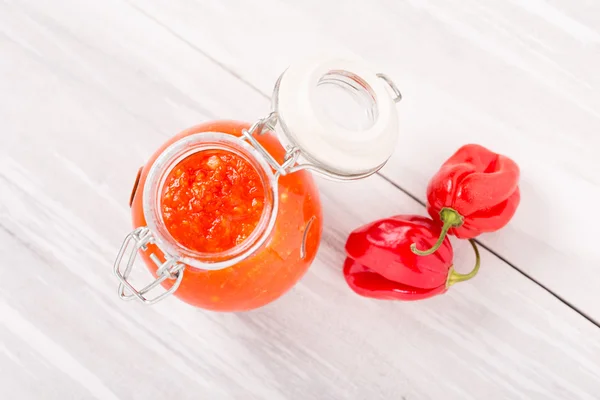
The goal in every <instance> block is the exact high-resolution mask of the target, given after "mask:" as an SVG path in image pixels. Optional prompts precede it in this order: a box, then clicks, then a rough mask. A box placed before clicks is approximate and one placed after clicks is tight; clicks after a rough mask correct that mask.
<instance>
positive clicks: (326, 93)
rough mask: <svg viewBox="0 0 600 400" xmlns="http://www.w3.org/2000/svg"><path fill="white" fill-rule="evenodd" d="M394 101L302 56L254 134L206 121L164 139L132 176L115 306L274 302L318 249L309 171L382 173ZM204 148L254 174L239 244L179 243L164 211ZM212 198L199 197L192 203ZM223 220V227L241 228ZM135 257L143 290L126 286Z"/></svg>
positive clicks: (326, 62)
mask: <svg viewBox="0 0 600 400" xmlns="http://www.w3.org/2000/svg"><path fill="white" fill-rule="evenodd" d="M388 87H391V89H392V93H391V94H390V92H389V88H388ZM400 98H401V97H400V93H399V91H398V89H397V88H396V87H395V85H394V84H393V83H392V81H391V80H390V79H389V78H387V77H386V76H385V75H382V74H374V73H372V72H371V69H369V68H368V67H367V66H366V65H365V64H364V63H363V62H362V61H360V60H344V59H307V60H304V61H302V62H299V63H297V64H295V65H293V66H291V67H289V68H288V69H287V70H286V71H285V72H284V73H283V74H282V76H281V77H280V78H279V80H278V81H277V83H276V85H275V90H274V93H273V98H272V112H271V113H270V114H269V116H268V117H266V118H264V119H261V120H259V121H258V122H256V123H255V124H253V125H252V126H251V125H250V124H247V123H244V122H237V121H214V122H208V123H204V124H201V125H197V126H194V127H192V128H189V129H187V130H185V131H183V132H181V133H180V134H178V135H176V136H174V137H173V138H172V139H170V140H169V141H167V142H166V143H165V144H163V146H161V148H159V149H158V150H157V151H156V152H155V153H154V155H153V156H152V157H151V158H150V159H149V160H148V162H147V163H146V164H145V165H144V166H143V167H142V168H141V169H140V171H139V173H138V177H137V179H136V182H135V185H134V188H133V191H132V195H131V201H130V204H131V210H132V218H133V226H134V230H133V231H132V232H131V233H130V234H129V235H128V236H127V237H126V239H125V241H124V243H123V245H122V247H121V250H120V252H119V254H118V256H117V260H116V261H115V265H114V271H115V274H116V276H117V278H118V279H119V281H120V284H119V295H120V296H121V298H123V299H125V300H130V299H138V300H141V301H142V302H144V303H148V304H153V303H156V302H157V301H160V300H162V299H163V298H165V297H166V296H168V295H170V294H174V295H175V296H177V297H178V298H180V299H181V300H183V301H185V302H186V303H189V304H191V305H193V306H196V307H201V308H205V309H210V310H215V311H243V310H250V309H254V308H258V307H261V306H263V305H265V304H267V303H269V302H271V301H273V300H275V299H277V298H278V297H280V296H281V295H282V294H284V293H285V292H286V291H288V290H289V289H290V288H291V287H292V286H293V285H294V284H295V283H296V282H297V281H298V280H299V279H300V278H301V277H302V275H303V274H304V273H305V272H306V270H307V269H308V267H309V266H310V264H311V263H312V262H313V260H314V258H315V256H316V254H317V250H318V247H319V242H320V240H321V232H322V213H321V205H320V201H319V194H318V190H317V187H316V185H315V183H314V181H313V178H312V176H311V173H310V172H309V171H312V172H314V173H317V174H320V175H322V176H325V177H327V178H329V179H336V180H353V179H360V178H363V177H366V176H369V175H371V174H373V173H375V172H376V171H377V170H379V169H380V168H381V167H382V166H383V165H384V164H385V162H386V161H387V159H388V158H389V157H390V156H391V153H392V151H393V149H394V147H395V143H396V140H397V115H396V110H395V105H394V103H395V102H397V101H399V100H400ZM349 106H350V107H353V108H355V110H354V111H353V110H348V107H349ZM356 117H358V118H356ZM352 118H354V120H352ZM211 151H212V152H214V151H218V152H220V154H221V153H222V154H230V155H232V156H233V155H234V156H235V157H237V158H239V159H240V160H243V161H244V162H246V163H247V165H249V166H250V167H251V168H252V170H253V171H254V172H255V173H256V179H254V181H258V182H257V185H258V186H259V187H260V189H261V191H260V193H261V197H262V198H261V199H260V201H261V204H262V211H261V212H260V217H259V218H258V220H257V222H256V226H255V227H254V228H253V229H252V231H251V233H249V234H248V235H247V237H245V238H244V239H243V240H241V241H240V242H239V243H237V242H236V244H235V245H233V247H230V248H227V249H225V250H223V251H217V252H202V251H198V250H197V249H193V248H191V246H189V245H186V244H184V243H182V240H177V239H176V235H175V234H173V231H172V229H173V227H171V230H170V229H169V228H168V227H167V224H166V223H165V217H164V213H163V207H164V205H165V204H166V203H165V202H166V200H165V198H166V197H165V196H168V195H167V194H166V193H167V192H166V187H167V186H168V185H166V182H167V180H168V179H170V178H169V177H170V176H172V174H173V173H174V170H175V168H177V167H178V166H179V165H181V163H182V162H183V161H185V160H189V159H190V157H192V156H194V155H198V154H208V153H203V152H211ZM238 165H239V164H238ZM233 173H234V174H235V172H233ZM202 176H204V175H202ZM217 184H218V183H217ZM212 195H213V194H206V193H205V192H202V193H201V194H199V195H198V198H196V197H194V201H200V202H202V201H205V200H206V199H207V198H208V197H209V196H212ZM217 195H218V193H217ZM169 201H171V200H169ZM182 201H183V200H182ZM206 201H208V200H206ZM190 204H191V203H190ZM253 204H254V203H253ZM186 207H187V205H185V204H184V207H183V209H186ZM189 208H190V210H191V209H192V205H190V206H189ZM190 212H192V211H190ZM216 212H217V214H218V213H219V212H220V210H218V211H216ZM227 212H228V211H227V210H225V209H224V210H223V213H224V217H223V219H225V220H226V221H225V222H226V223H227V226H231V224H234V225H235V224H236V223H238V222H236V219H235V218H233V217H231V216H229V215H228V214H227ZM199 215H200V218H202V214H199ZM186 223H188V222H186ZM188 228H189V227H188ZM234 228H235V226H234ZM186 229H187V228H186ZM137 255H140V257H141V258H142V260H143V261H144V263H145V264H146V266H147V267H148V269H149V270H150V272H151V273H152V274H153V275H154V278H155V279H154V281H152V282H151V283H150V284H148V285H147V286H145V287H144V288H142V289H136V288H135V287H134V286H133V285H132V284H131V282H130V281H129V279H128V278H129V275H130V273H131V270H132V268H133V265H134V262H135V259H136V257H137ZM158 286H162V287H163V288H164V289H162V290H161V289H157V288H158ZM157 291H160V292H161V293H159V294H155V295H154V296H151V293H155V292H157Z"/></svg>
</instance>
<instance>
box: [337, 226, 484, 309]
mask: <svg viewBox="0 0 600 400" xmlns="http://www.w3.org/2000/svg"><path fill="white" fill-rule="evenodd" d="M440 233H441V228H440V226H439V225H438V224H436V223H435V222H434V221H433V220H431V219H429V218H427V217H422V216H418V215H398V216H394V217H390V218H385V219H381V220H378V221H375V222H372V223H370V224H367V225H364V226H362V227H360V228H358V229H356V230H354V231H353V232H352V233H351V234H350V235H349V237H348V240H347V242H346V254H347V255H348V258H347V259H346V262H345V264H344V278H345V279H346V282H347V283H348V285H349V286H350V288H351V289H352V290H353V291H354V292H356V293H358V294H359V295H361V296H365V297H372V298H377V299H388V300H420V299H425V298H428V297H432V296H435V295H437V294H442V293H445V292H446V291H447V290H448V288H449V287H450V286H452V285H453V284H455V283H458V282H462V281H466V280H469V279H471V278H473V277H474V276H475V275H476V274H477V272H478V270H479V264H480V262H479V252H478V250H477V247H476V246H475V244H474V242H471V244H472V245H473V248H474V250H475V254H476V256H477V262H476V265H475V268H473V270H472V271H471V272H470V273H468V274H460V273H458V272H456V271H455V270H454V267H453V265H452V259H453V255H454V252H453V250H452V245H451V244H450V241H449V240H448V239H447V238H445V239H444V240H443V243H442V245H441V246H440V249H439V251H438V252H436V253H435V254H431V255H429V256H425V257H422V256H417V255H416V254H414V253H413V252H412V251H411V249H410V245H411V243H418V244H419V245H423V246H430V245H432V244H433V243H434V242H435V241H436V240H437V238H438V237H439V235H440Z"/></svg>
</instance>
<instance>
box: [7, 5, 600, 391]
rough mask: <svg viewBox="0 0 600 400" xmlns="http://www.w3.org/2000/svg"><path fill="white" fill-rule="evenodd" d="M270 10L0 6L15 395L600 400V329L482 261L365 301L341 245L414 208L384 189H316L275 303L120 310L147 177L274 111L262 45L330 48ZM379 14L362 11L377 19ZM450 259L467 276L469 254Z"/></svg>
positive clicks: (272, 65)
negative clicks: (347, 277) (316, 226)
mask: <svg viewBox="0 0 600 400" xmlns="http://www.w3.org/2000/svg"><path fill="white" fill-rule="evenodd" d="M315 4H316V3H315ZM142 5H143V6H144V7H141V6H142ZM359 5H360V3H359ZM167 6H168V7H167ZM268 6H269V7H268V9H269V10H270V11H269V12H271V13H273V14H271V17H272V15H275V13H277V14H279V15H281V16H282V20H281V21H279V22H277V23H275V24H268V22H269V19H268V18H267V16H268V15H267V16H264V17H260V15H262V14H260V13H259V10H258V9H254V7H253V6H251V5H250V4H249V3H248V4H246V3H245V2H239V3H224V2H214V3H208V4H206V3H204V2H202V3H200V2H198V3H196V2H192V1H189V2H188V1H179V0H178V1H177V2H166V1H165V2H164V3H162V2H155V1H153V2H144V3H143V4H142V3H141V2H140V4H135V3H128V2H124V1H118V0H107V1H104V2H92V1H76V0H72V1H68V0H61V1H58V2H52V3H47V4H46V3H44V2H37V1H0V78H1V79H0V254H1V255H2V258H1V259H0V270H1V271H2V272H3V273H4V275H5V276H6V277H10V278H9V279H8V278H7V279H5V281H4V283H3V284H2V285H0V385H1V386H2V388H3V389H2V393H3V397H6V398H7V399H40V398H43V399H50V400H53V399H61V400H64V399H77V400H79V399H94V398H97V399H128V400H129V399H171V398H176V399H198V398H202V399H205V398H206V399H402V398H403V397H404V398H405V399H419V400H421V399H425V400H427V399H440V398H443V399H461V400H464V399H482V398H494V399H496V398H497V399H502V398H507V399H521V398H522V399H565V398H568V399H595V398H597V394H598V393H600V365H599V363H598V360H600V332H599V329H598V328H597V327H596V326H594V325H593V324H591V323H589V322H588V321H586V320H585V319H583V318H582V317H581V316H579V315H578V314H577V313H575V312H573V310H571V309H570V308H568V307H567V306H565V305H564V304H563V303H561V302H560V301H558V300H557V299H556V298H554V297H553V296H551V295H550V294H548V293H547V292H546V291H545V290H543V289H541V288H540V287H539V286H537V285H536V284H535V283H533V282H531V281H530V280H527V279H525V278H524V277H523V276H522V275H521V274H519V273H518V272H517V271H515V270H514V269H513V268H511V267H510V266H508V265H507V264H505V263H504V262H502V261H501V260H499V259H498V258H496V257H494V256H493V255H492V254H490V253H488V252H483V254H482V257H483V262H484V267H483V269H482V270H481V272H480V275H479V276H478V277H477V278H476V279H475V280H473V281H472V282H469V283H464V284H461V285H457V286H456V287H455V288H453V290H452V291H451V292H450V293H448V294H447V295H445V296H443V297H439V298H434V299H431V300H429V301H423V302H419V303H389V302H377V301H371V300H367V299H362V298H360V297H358V296H356V295H354V294H353V293H352V292H351V291H350V290H349V289H348V288H347V287H346V285H345V283H344V282H343V279H342V278H341V271H340V270H341V264H342V261H343V255H342V252H341V248H342V246H343V243H344V240H345V237H346V235H347V234H348V232H349V231H350V230H351V229H353V228H355V227H356V226H358V225H359V224H361V223H364V222H367V221H370V220H372V219H373V218H378V217H383V216H388V215H392V214H396V213H398V212H403V213H410V212H422V211H423V210H422V207H421V206H420V205H419V204H417V203H416V202H414V201H413V200H411V199H410V198H408V197H407V196H406V195H404V194H403V193H402V192H400V191H399V190H397V189H396V188H395V187H394V186H392V185H391V184H389V183H387V182H386V181H384V180H383V179H382V178H380V177H377V176H375V177H372V178H369V179H368V180H365V181H362V182H357V183H352V184H333V183H330V182H320V187H321V189H322V196H323V203H324V207H325V210H324V211H325V216H326V229H325V232H324V239H323V243H322V248H321V250H320V253H319V256H318V259H317V261H316V262H315V264H314V265H313V267H312V268H311V270H310V271H309V273H308V274H307V275H306V276H305V278H304V279H303V280H302V282H301V283H300V284H299V285H297V286H296V287H295V288H294V289H293V290H292V291H291V292H290V293H288V294H286V295H285V296H284V297H283V298H281V299H280V300H279V301H277V302H275V303H273V304H271V305H269V306H267V307H265V308H263V309H260V310H257V311H254V312H250V313H244V314H216V313H209V312H204V311H201V310H197V309H193V308H191V307H188V306H186V305H185V304H183V303H181V302H178V301H177V300H175V299H168V300H166V301H165V302H163V303H160V304H158V305H156V306H154V307H145V306H142V305H140V304H136V303H124V302H121V301H120V300H118V298H117V296H116V293H115V292H116V290H115V289H116V281H115V279H114V277H113V276H112V271H111V264H112V261H113V259H114V256H115V253H116V250H117V248H118V246H119V245H120V242H121V240H122V239H123V237H124V235H125V234H126V233H127V232H128V231H129V229H130V218H129V212H128V208H127V199H128V197H129V193H130V189H131V185H132V183H133V180H134V177H135V173H136V171H137V168H138V167H139V165H140V164H142V163H143V162H144V160H145V159H146V158H147V157H148V155H149V154H150V153H151V152H152V151H153V150H154V149H155V148H156V147H157V146H158V145H159V144H160V143H161V142H162V141H164V140H165V139H166V138H167V137H169V136H170V135H172V134H173V133H175V132H178V131H180V130H182V129H184V128H186V127H188V126H190V125H193V124H195V123H197V122H200V121H204V120H207V119H215V118H232V117H233V118H238V119H243V120H249V121H252V120H254V119H256V118H257V117H259V116H262V115H263V114H264V113H265V111H266V110H267V109H268V99H267V98H266V96H265V95H264V94H265V93H266V91H267V90H270V86H271V85H272V78H273V77H274V76H276V73H275V72H274V71H275V70H276V69H277V70H278V71H279V72H280V71H281V70H282V68H281V67H284V65H283V64H285V63H287V62H288V60H289V59H288V57H289V56H291V55H292V52H291V51H290V49H288V48H287V47H286V48H285V49H281V51H277V52H273V53H274V54H273V55H272V57H270V55H269V56H267V55H264V56H263V57H256V54H252V49H255V48H257V47H256V46H257V45H256V43H255V41H254V40H255V39H256V40H259V39H260V38H264V43H265V45H266V44H268V42H269V41H275V42H276V43H279V42H278V41H279V40H281V43H280V44H283V41H285V40H288V39H289V38H290V37H293V38H295V39H294V40H296V42H294V41H292V42H291V43H289V40H288V45H290V46H296V47H297V49H298V50H299V51H301V50H302V48H303V46H304V47H305V48H306V49H307V48H308V47H310V46H309V45H310V44H311V43H312V44H316V43H321V42H322V41H327V40H328V39H322V37H321V34H322V33H323V32H324V29H322V27H320V26H319V24H320V23H319V22H318V21H319V18H325V17H324V16H326V15H327V12H328V11H327V7H324V8H323V11H322V13H320V12H319V11H318V10H316V9H306V10H304V9H297V8H295V7H296V6H293V7H292V6H290V5H287V4H281V3H278V2H272V3H271V2H269V3H268ZM307 6H310V3H306V5H305V6H303V7H307ZM159 7H162V8H159ZM389 9H393V7H392V5H389V6H388V5H385V4H383V3H381V4H380V3H376V4H375V5H374V6H373V7H372V8H370V7H364V10H362V11H365V14H364V15H365V16H367V17H368V16H369V15H372V16H375V15H379V16H380V17H381V18H382V19H386V18H391V17H390V15H391V12H389V13H386V12H384V11H385V10H389ZM369 10H370V11H369ZM200 11H203V12H200ZM341 11H342V12H344V10H341ZM345 12H346V13H348V11H345ZM152 13H157V14H156V15H157V16H153V15H152ZM369 13H371V14H369ZM311 15H314V16H315V18H312V19H310V20H309V18H307V16H311ZM427 15H429V14H427V13H425V14H424V15H413V16H412V17H409V18H407V20H412V19H416V20H419V18H420V19H424V18H426V16H427ZM158 16H160V17H161V18H163V19H158ZM200 17H202V18H203V19H200ZM211 18H212V22H211V21H210V20H211ZM205 19H207V20H205ZM248 19H250V20H251V21H253V23H252V24H251V25H256V26H252V28H253V34H251V35H250V34H248V33H247V31H246V30H247V29H249V27H248V24H247V23H246V21H247V20H248ZM194 20H195V21H196V26H194V24H193V22H194ZM310 21H313V22H310ZM340 25H341V24H340ZM302 26H303V28H302V29H305V32H303V31H298V32H297V33H292V32H293V29H295V28H296V27H298V28H300V27H302ZM200 28H201V29H207V33H211V35H212V38H211V39H208V35H206V36H205V35H204V34H205V32H204V31H202V30H197V29H200ZM354 29H361V28H360V26H356V27H354ZM378 29H379V28H378ZM432 29H433V28H432ZM211 31H212V32H211ZM280 32H283V33H286V32H287V34H286V35H287V36H286V35H283V34H281V33H280ZM311 32H312V33H311ZM194 35H200V37H195V36H194ZM373 35H374V36H372V37H371V39H373V38H375V37H376V32H374V33H373ZM324 36H325V37H329V36H328V35H324ZM331 36H332V35H331ZM257 38H259V39H257ZM200 39H202V40H200ZM284 39H285V40H284ZM244 40H245V42H244ZM332 40H333V39H332ZM336 40H337V39H336ZM373 42H374V43H375V41H374V39H373ZM244 43H246V48H244V46H243V44H244ZM301 43H305V44H303V45H302V44H301ZM333 44H335V43H333ZM376 58H377V57H376ZM382 58H383V57H382V56H381V55H380V56H379V60H376V61H381V59H382ZM232 60H233V61H232ZM388 61H389V60H388ZM276 67H277V68H276ZM261 69H262V74H261V73H260V72H261ZM255 77H257V78H256V79H255ZM411 82H413V83H412V84H414V89H415V90H416V89H417V88H418V86H417V83H416V82H414V81H412V80H411ZM402 83H405V82H404V81H402ZM426 87H427V86H426ZM444 93H448V92H444ZM408 104H411V103H408ZM412 104H413V105H412V107H413V108H415V107H417V106H416V105H414V103H412ZM402 110H403V111H402V112H403V113H407V111H406V108H405V109H402ZM421 117H422V118H424V116H423V112H422V113H421ZM413 118H416V117H413ZM425 120H426V121H432V122H431V124H433V118H427V119H425ZM414 123H415V124H416V123H417V122H416V121H415V122H414ZM422 123H424V122H423V121H422ZM407 132H408V131H407ZM420 133H422V131H420ZM406 136H409V134H408V133H407V134H406V135H405V137H406ZM540 143H542V144H543V142H540ZM432 147H433V148H436V149H438V147H437V145H436V146H432ZM511 149H513V148H511ZM437 151H439V154H442V153H443V152H444V148H443V147H440V148H439V149H438V150H437ZM428 157H429V156H428ZM419 168H420V164H416V163H415V164H411V167H410V168H409V167H406V170H407V171H410V170H418V169H419ZM411 179H415V181H416V180H417V178H410V179H409V178H407V181H410V180H411ZM403 183H404V181H403ZM374 205H376V206H374ZM456 248H457V253H458V254H457V257H456V264H457V265H459V266H460V267H461V268H462V267H463V266H464V268H465V269H468V268H469V267H470V266H471V264H472V262H473V258H472V255H471V254H470V250H469V248H468V246H465V245H464V244H457V245H456ZM138 278H139V279H147V278H148V276H147V275H146V274H145V271H143V270H140V271H139V273H138Z"/></svg>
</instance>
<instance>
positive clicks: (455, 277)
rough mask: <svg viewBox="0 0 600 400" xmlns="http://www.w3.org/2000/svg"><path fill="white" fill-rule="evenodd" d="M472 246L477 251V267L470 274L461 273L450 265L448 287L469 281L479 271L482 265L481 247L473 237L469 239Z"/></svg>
mask: <svg viewBox="0 0 600 400" xmlns="http://www.w3.org/2000/svg"><path fill="white" fill-rule="evenodd" d="M469 242H470V243H471V246H473V250H474V251H475V267H473V269H472V270H471V272H469V273H468V274H461V273H458V272H456V271H455V270H454V265H453V266H451V267H450V271H449V273H448V279H447V280H446V287H447V288H449V287H450V286H452V285H454V284H455V283H459V282H464V281H468V280H469V279H471V278H473V277H474V276H475V275H477V272H479V266H480V265H481V257H480V256H479V249H478V248H477V245H476V244H475V241H474V240H473V239H469Z"/></svg>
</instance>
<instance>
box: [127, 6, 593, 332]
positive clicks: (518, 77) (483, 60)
mask: <svg viewBox="0 0 600 400" xmlns="http://www.w3.org/2000/svg"><path fill="white" fill-rule="evenodd" d="M130 1H131V2H132V4H134V5H135V7H136V8H137V9H138V10H139V11H140V12H141V13H143V14H144V15H147V16H148V18H151V19H153V20H154V21H156V22H157V23H159V24H161V25H162V26H166V27H168V29H169V30H170V31H171V32H172V33H173V34H174V35H176V36H178V37H180V38H182V39H183V40H186V41H188V42H190V43H195V44H196V45H198V46H201V47H202V49H203V51H204V52H205V53H207V54H210V55H211V57H213V58H214V59H217V60H219V62H220V63H221V64H222V65H224V66H225V67H226V68H227V69H228V70H230V71H232V73H233V74H234V75H237V76H240V77H241V78H242V79H243V80H245V81H247V82H249V83H250V84H251V85H252V86H255V87H256V88H258V90H260V91H261V92H262V93H263V94H265V95H268V94H270V92H271V90H272V86H273V81H274V80H275V79H276V78H277V76H278V75H279V74H280V73H281V71H283V70H284V69H285V67H286V66H287V65H288V64H289V63H290V62H291V61H293V60H294V59H295V58H296V57H298V56H299V55H300V54H310V53H312V52H319V51H329V52H331V51H349V52H353V53H356V54H359V55H360V56H362V57H363V58H365V59H367V60H370V61H373V62H374V63H375V64H376V65H379V66H381V69H382V70H383V71H384V72H386V73H388V74H389V75H391V76H392V77H393V78H394V79H395V80H396V82H397V84H398V85H399V86H400V88H401V90H402V92H403V94H404V100H403V101H402V102H401V103H400V105H399V110H400V126H401V129H402V133H403V135H402V137H401V140H400V142H399V144H398V148H397V151H396V153H395V155H394V157H393V158H392V159H391V160H390V162H389V164H388V165H387V166H386V168H385V169H384V170H383V174H384V175H385V176H386V177H388V178H389V179H391V180H393V181H394V182H396V183H397V184H398V185H400V186H402V187H403V188H405V189H406V190H408V191H409V192H410V193H412V194H413V195H415V196H417V197H418V198H420V199H421V200H425V189H426V185H427V181H428V179H429V178H430V177H431V176H432V174H433V173H434V172H435V171H436V169H437V168H438V167H439V165H440V164H441V163H442V162H443V161H444V160H445V159H446V158H447V157H449V156H450V155H451V154H452V153H453V152H454V151H455V150H456V149H458V147H460V146H461V145H463V144H465V143H469V142H475V143H480V144H482V145H484V146H488V147H489V148H491V149H493V150H495V151H497V152H501V153H504V154H507V155H509V156H510V157H512V158H514V159H515V160H516V161H517V162H518V163H519V165H520V166H521V169H522V181H521V189H522V204H521V206H520V209H519V211H518V213H517V215H516V216H515V218H514V220H513V221H512V222H511V224H510V225H509V226H508V227H507V228H506V229H503V230H502V231H501V232H498V233H494V234H488V235H485V236H483V237H482V240H483V242H484V243H485V244H487V245H488V246H490V247H491V248H492V249H493V250H494V251H496V252H497V253H500V254H501V255H502V256H503V257H504V258H505V259H507V260H508V261H509V262H511V263H512V264H514V265H516V266H517V267H518V268H519V269H521V270H522V271H524V272H526V273H527V274H528V275H529V276H531V277H532V278H533V279H534V280H536V281H538V282H540V283H541V284H542V285H544V286H545V287H547V288H549V289H550V290H551V291H553V292H554V293H556V294H558V295H559V296H560V297H561V298H563V299H565V300H566V301H567V302H569V303H570V304H572V305H573V306H574V307H576V308H577V309H579V310H580V311H581V312H583V313H585V314H586V315H588V316H589V317H590V318H592V319H594V320H595V321H596V322H600V306H598V305H599V304H600V291H598V290H597V288H598V287H599V286H600V272H599V270H600V247H598V246H597V243H598V240H600V234H598V233H597V232H596V230H595V229H594V228H593V227H592V226H590V224H589V222H586V221H589V220H590V219H593V218H594V217H593V216H591V215H590V214H593V211H592V210H594V209H595V207H596V204H597V199H598V198H599V197H600V179H599V178H598V176H599V175H598V171H600V161H599V160H598V158H597V156H596V153H597V149H598V148H600V134H599V133H598V132H600V111H599V110H600V90H598V89H599V87H600V86H599V85H600V74H598V70H599V69H600V29H598V27H599V26H600V3H598V2H589V1H579V0H578V1H554V2H544V1H541V0H524V1H508V2H494V3H492V2H480V1H476V0H470V1H462V0H460V1H459V0H453V1H444V2H440V1H427V0H412V1H393V0H378V1H371V0H360V1H353V2H352V6H351V7H350V6H348V7H341V6H340V5H339V4H338V3H337V2H323V1H318V0H308V1H302V2H297V1H282V0H269V1H266V2H264V7H260V8H258V7H255V6H254V5H253V4H252V3H248V2H244V1H235V2H227V6H224V5H219V4H204V3H202V4H200V3H197V2H194V1H191V0H176V1H170V0H150V1H146V0H143V1H142V0H130ZM249 21H251V23H249ZM224 25H226V26H227V34H224V33H223V32H222V27H223V26H224ZM246 32H247V33H246ZM273 49H276V51H273ZM267 50H268V51H269V54H270V55H271V54H272V56H270V57H259V56H258V55H260V54H264V52H265V51H267Z"/></svg>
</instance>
